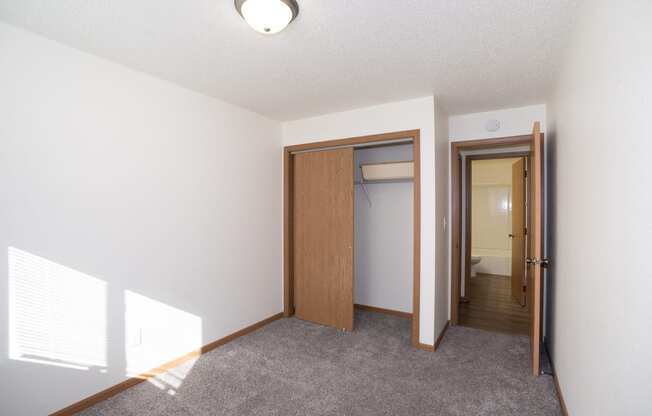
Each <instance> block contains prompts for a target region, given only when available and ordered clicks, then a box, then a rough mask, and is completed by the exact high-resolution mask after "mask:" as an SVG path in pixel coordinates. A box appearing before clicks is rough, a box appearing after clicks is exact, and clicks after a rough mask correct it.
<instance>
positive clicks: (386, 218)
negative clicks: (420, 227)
mask: <svg viewBox="0 0 652 416" xmlns="http://www.w3.org/2000/svg"><path fill="white" fill-rule="evenodd" d="M403 160H412V145H411V144H404V145H399V146H388V147H374V148H369V149H360V150H356V151H355V168H356V169H355V179H356V182H359V181H360V176H361V175H360V169H359V166H360V164H362V163H376V162H387V161H403ZM365 187H366V189H367V193H368V197H369V201H371V203H370V202H369V201H368V200H367V197H366V196H365V193H364V190H363V189H362V186H360V185H357V186H356V187H355V250H354V255H355V259H354V262H353V264H354V265H355V276H354V283H355V290H354V292H353V293H354V300H355V303H357V304H362V305H369V306H376V307H379V308H385V309H392V310H398V311H403V312H409V313H412V283H413V280H414V279H413V273H412V271H413V265H414V249H413V247H414V238H413V237H414V233H413V228H414V223H413V217H414V192H413V188H414V184H413V183H412V182H411V181H409V182H406V181H403V182H376V183H373V182H371V183H367V184H366V185H365Z"/></svg>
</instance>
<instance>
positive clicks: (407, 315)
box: [354, 303, 412, 319]
mask: <svg viewBox="0 0 652 416" xmlns="http://www.w3.org/2000/svg"><path fill="white" fill-rule="evenodd" d="M354 306H355V307H356V308H358V309H361V310H364V311H370V312H378V313H386V314H388V315H394V316H400V317H401V318H408V319H412V314H411V313H409V312H401V311H395V310H394V309H385V308H378V307H376V306H369V305H360V304H358V303H356V304H355V305H354Z"/></svg>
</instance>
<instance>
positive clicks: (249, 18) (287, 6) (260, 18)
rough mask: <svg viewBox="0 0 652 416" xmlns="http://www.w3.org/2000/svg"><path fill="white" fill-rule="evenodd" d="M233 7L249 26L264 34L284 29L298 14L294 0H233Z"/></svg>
mask: <svg viewBox="0 0 652 416" xmlns="http://www.w3.org/2000/svg"><path fill="white" fill-rule="evenodd" d="M235 8H236V10H237V11H238V13H240V16H242V18H243V19H244V20H245V21H246V22H247V23H248V24H249V26H251V27H252V28H253V29H254V30H255V31H256V32H260V33H262V34H265V35H271V34H274V33H278V32H280V31H281V30H283V29H285V28H286V26H287V25H289V24H290V22H291V21H293V20H294V19H296V17H297V15H298V14H299V5H298V4H297V2H296V1H295V0H235Z"/></svg>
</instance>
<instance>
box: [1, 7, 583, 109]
mask: <svg viewBox="0 0 652 416" xmlns="http://www.w3.org/2000/svg"><path fill="white" fill-rule="evenodd" d="M575 3H576V1H572V0H299V5H300V8H301V11H300V13H299V17H298V18H297V20H295V21H294V22H293V23H292V24H291V25H290V26H289V27H288V28H287V29H286V30H285V31H283V32H281V33H280V34H278V35H274V36H269V37H265V36H263V35H259V34H258V33H256V32H254V31H253V30H252V29H250V28H249V27H248V26H247V25H246V24H245V23H244V22H243V21H242V19H241V18H240V16H239V15H238V14H237V12H236V11H235V8H234V6H233V1H232V0H57V1H53V0H0V19H2V20H5V21H6V22H8V23H11V24H15V25H17V26H22V27H24V28H26V29H28V30H31V31H34V32H36V33H40V34H42V35H44V36H46V37H48V38H51V39H54V40H57V41H59V42H62V43H64V44H68V45H70V46H73V47H75V48H77V49H80V50H83V51H86V52H90V53H93V54H95V55H99V56H102V57H104V58H108V59H110V60H113V61H116V62H119V63H122V64H124V65H126V66H129V67H131V68H135V69H138V70H142V71H144V72H148V73H150V74H152V75H155V76H157V77H160V78H163V79H167V80H170V81H172V82H175V83H177V84H180V85H183V86H185V87H188V88H190V89H193V90H196V91H200V92H203V93H205V94H208V95H212V96H215V97H218V98H221V99H223V100H225V101H228V102H231V103H234V104H237V105H240V106H242V107H245V108H249V109H251V110H254V111H256V112H258V113H261V114H264V115H267V116H269V117H271V118H274V119H278V120H291V119H297V118H301V117H306V116H312V115H317V114H324V113H330V112H335V111H341V110H348V109H352V108H358V107H364V106H367V105H373V104H379V103H384V102H389V101H396V100H401V99H408V98H414V97H421V96H425V95H430V94H436V95H438V96H439V97H440V99H441V101H442V103H443V105H444V106H445V108H446V109H447V110H448V112H449V113H451V114H459V113H465V112H474V111H483V110H488V109H495V108H501V107H510V106H518V105H525V104H532V103H539V102H542V101H544V99H545V98H546V97H547V96H548V92H549V88H550V86H551V84H552V82H553V81H554V77H555V74H556V71H557V65H558V62H559V60H560V59H559V57H560V54H561V52H562V50H563V47H564V44H565V42H566V39H567V36H568V34H569V30H570V27H571V25H572V22H573V20H574V14H575V10H576V6H575Z"/></svg>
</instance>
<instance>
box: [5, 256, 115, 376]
mask: <svg viewBox="0 0 652 416" xmlns="http://www.w3.org/2000/svg"><path fill="white" fill-rule="evenodd" d="M8 258H9V358H10V359H13V360H21V361H29V362H34V363H40V364H48V365H56V366H62V367H69V368H76V369H81V370H88V369H89V368H90V367H102V368H104V367H106V348H107V339H106V326H107V323H106V308H107V305H106V302H107V301H106V296H107V284H106V282H104V281H102V280H100V279H97V278H95V277H92V276H89V275H86V274H84V273H81V272H79V271H77V270H73V269H71V268H69V267H66V266H62V265H60V264H57V263H55V262H53V261H50V260H47V259H44V258H42V257H39V256H36V255H34V254H31V253H28V252H26V251H23V250H19V249H17V248H15V247H9V249H8Z"/></svg>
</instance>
